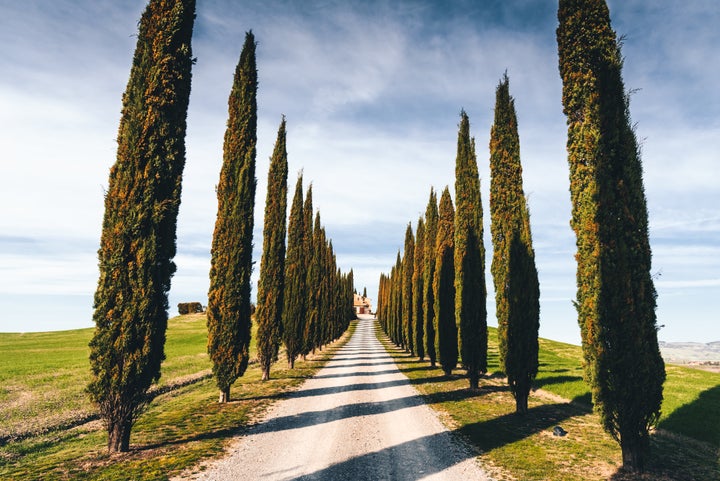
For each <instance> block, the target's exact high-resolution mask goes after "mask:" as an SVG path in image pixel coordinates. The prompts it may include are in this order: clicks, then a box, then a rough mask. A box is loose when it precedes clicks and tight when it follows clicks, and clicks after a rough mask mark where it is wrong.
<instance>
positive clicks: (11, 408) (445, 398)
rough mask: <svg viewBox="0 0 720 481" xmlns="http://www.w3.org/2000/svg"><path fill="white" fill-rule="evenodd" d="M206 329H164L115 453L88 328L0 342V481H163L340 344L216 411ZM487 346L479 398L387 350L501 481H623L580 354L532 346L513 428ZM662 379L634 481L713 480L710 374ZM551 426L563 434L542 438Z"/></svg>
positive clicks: (237, 389)
mask: <svg viewBox="0 0 720 481" xmlns="http://www.w3.org/2000/svg"><path fill="white" fill-rule="evenodd" d="M351 329H354V324H353V326H352V327H351ZM206 331H207V330H206V326H205V317H204V316H203V315H188V316H180V317H176V318H173V319H171V320H170V324H169V328H168V332H167V343H166V355H167V360H166V361H165V363H164V364H163V374H162V378H161V381H160V387H163V386H164V387H165V388H169V387H173V386H175V388H173V389H167V391H168V392H165V393H163V394H161V395H159V396H157V398H156V399H155V400H154V401H153V402H152V403H151V404H150V406H149V408H148V410H147V412H146V413H145V414H144V415H143V416H142V417H141V418H140V419H139V421H138V422H137V424H136V425H135V427H134V429H133V433H132V437H131V452H130V453H126V454H120V455H113V456H111V455H108V454H107V450H106V449H105V443H106V440H107V438H106V434H105V432H104V429H103V427H102V425H101V423H100V422H99V421H92V419H95V418H93V415H94V410H93V406H92V405H91V404H90V403H89V402H88V401H87V396H86V395H85V393H84V389H85V385H86V384H87V381H88V376H89V365H88V361H87V357H88V348H87V343H88V341H89V340H90V336H91V335H92V331H91V330H88V329H85V330H78V331H67V332H54V333H36V334H0V479H13V480H17V481H25V480H37V479H43V480H69V479H73V480H74V479H79V480H87V479H103V480H109V481H120V480H163V479H167V478H168V477H170V476H172V475H173V474H175V473H178V472H181V471H183V470H184V469H187V468H189V467H192V466H196V465H198V463H200V462H201V461H202V460H205V459H208V458H211V457H213V456H216V455H218V454H219V453H221V452H222V451H223V449H225V447H226V446H227V443H228V442H229V439H230V437H231V436H232V435H233V434H235V433H238V432H242V429H243V427H244V426H247V425H248V424H250V423H252V421H253V419H256V418H257V417H258V416H260V415H261V414H262V412H263V411H264V410H265V408H266V407H267V406H268V405H269V404H270V403H272V402H273V401H275V400H277V399H279V398H282V397H283V396H284V395H285V393H286V392H288V390H290V389H293V388H294V387H296V386H298V385H299V384H300V383H301V382H302V381H303V380H304V379H305V378H307V377H309V376H311V375H312V374H313V373H314V372H316V370H317V369H318V368H319V367H320V366H321V365H322V363H323V362H324V360H325V359H326V358H327V357H328V356H329V355H331V354H332V352H333V351H334V350H335V349H336V348H337V346H335V347H333V348H329V349H326V350H324V351H323V352H322V353H321V354H322V355H318V357H317V358H315V359H313V360H309V361H306V362H298V363H296V369H294V370H292V371H290V370H288V369H286V368H285V367H284V365H285V363H284V362H282V361H281V362H279V363H278V364H277V365H276V366H275V367H274V369H273V371H272V372H273V379H272V380H271V381H269V382H266V383H262V382H260V381H259V379H260V371H259V368H258V367H257V366H256V365H251V366H250V368H249V369H248V371H247V372H246V374H245V376H243V378H241V379H240V380H239V381H238V382H237V383H236V384H235V386H233V390H232V399H233V401H232V402H231V403H229V404H227V405H224V406H222V405H219V404H218V403H217V402H216V401H217V389H216V387H215V385H214V382H213V381H212V379H209V378H208V377H207V373H208V370H209V368H210V362H209V360H208V357H207V354H206ZM495 339H496V332H495V330H494V329H492V330H491V332H490V341H491V342H490V362H491V365H490V368H491V373H490V374H491V375H490V376H488V377H487V378H486V379H484V380H483V381H482V383H483V387H482V389H481V390H480V391H479V392H471V391H469V390H468V389H467V380H466V379H464V378H462V377H460V376H454V377H452V378H445V377H444V376H442V372H441V371H440V370H438V369H430V368H429V367H428V365H427V362H422V363H421V362H418V361H416V360H413V359H411V358H409V356H408V355H407V354H405V353H404V352H401V351H399V350H397V349H393V348H392V347H389V349H390V351H391V353H392V354H393V356H394V357H395V359H396V362H397V363H398V366H399V367H400V368H401V370H402V371H403V372H404V373H405V374H406V375H407V376H408V377H409V378H410V379H411V382H413V384H415V385H416V386H417V387H418V389H419V390H420V391H421V392H422V393H423V395H424V396H425V399H426V401H427V402H428V403H429V404H430V405H431V406H432V407H434V408H436V409H438V410H439V411H440V412H441V413H443V414H442V416H443V418H444V419H445V421H446V422H447V423H448V425H450V426H451V427H452V428H453V429H455V430H456V431H458V432H459V433H461V434H462V435H463V436H464V437H466V438H467V439H468V440H470V441H471V442H472V443H473V444H474V445H475V446H477V448H478V450H479V452H480V453H481V457H482V460H483V462H485V463H487V464H488V465H490V466H494V469H495V470H496V473H495V474H496V476H497V477H498V479H518V480H541V479H542V480H545V479H548V480H561V481H563V480H588V481H592V480H601V479H613V480H621V479H632V478H627V477H623V475H621V474H619V473H618V472H617V471H618V466H619V465H620V450H619V448H618V446H617V444H616V443H615V442H614V441H613V440H612V439H611V438H610V437H609V436H608V435H607V434H605V433H604V432H603V431H602V429H601V428H600V427H599V423H598V419H597V416H596V415H594V414H593V413H592V412H591V409H590V405H589V394H588V390H587V387H586V386H585V384H584V383H583V381H582V371H581V367H580V358H581V354H580V348H579V347H577V346H572V345H568V344H562V343H557V342H553V341H547V340H541V354H540V362H541V366H540V374H539V376H538V381H537V384H538V387H541V388H542V389H541V390H540V391H538V392H536V393H535V394H533V395H532V396H531V399H530V414H529V415H528V416H526V417H524V418H521V417H518V416H515V415H514V414H513V411H514V401H513V400H512V397H511V395H510V393H509V392H508V390H507V388H506V387H505V385H504V382H503V379H502V377H501V376H500V375H499V374H498V372H497V371H498V364H497V346H496V343H495ZM253 353H254V346H251V355H253ZM458 372H460V371H458ZM667 372H668V380H667V382H666V385H665V402H664V403H663V417H662V419H661V422H660V427H661V428H662V429H661V433H662V434H660V435H655V436H653V440H652V446H653V454H652V459H651V469H650V473H649V474H648V475H647V476H646V477H645V478H641V479H647V480H651V479H652V480H675V481H679V480H683V481H684V480H710V481H720V464H718V463H719V462H720V460H719V457H718V454H719V452H720V439H718V436H719V435H720V374H714V373H709V372H705V371H699V370H693V369H688V368H682V367H677V366H667ZM188 380H189V381H191V382H189V383H185V384H184V385H183V383H182V382H181V381H188ZM178 386H179V387H178ZM570 400H572V401H573V402H567V401H570ZM88 417H89V418H90V420H91V422H86V421H88V419H87V418H88ZM558 424H559V425H561V426H563V428H564V429H566V430H567V431H568V433H569V434H568V435H567V436H565V437H563V438H557V437H554V436H552V434H551V430H552V427H553V426H555V425H558ZM13 439H15V440H13Z"/></svg>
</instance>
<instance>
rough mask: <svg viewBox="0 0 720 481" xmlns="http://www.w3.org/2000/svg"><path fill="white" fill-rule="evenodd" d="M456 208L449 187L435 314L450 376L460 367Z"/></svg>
mask: <svg viewBox="0 0 720 481" xmlns="http://www.w3.org/2000/svg"><path fill="white" fill-rule="evenodd" d="M454 231H455V212H454V210H453V204H452V199H451V198H450V190H449V189H448V188H447V187H446V188H445V190H444V191H443V193H442V196H441V197H440V210H439V216H438V226H437V239H436V248H435V278H434V279H433V296H434V297H435V316H436V317H437V345H436V346H435V350H436V351H437V354H438V358H439V359H438V360H439V361H440V365H441V366H442V369H443V371H444V372H445V375H446V376H449V375H450V374H451V373H452V370H453V369H455V367H457V360H458V336H457V325H456V324H455V255H454V247H453V246H454V236H455V234H454Z"/></svg>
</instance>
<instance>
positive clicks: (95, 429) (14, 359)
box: [0, 315, 355, 481]
mask: <svg viewBox="0 0 720 481" xmlns="http://www.w3.org/2000/svg"><path fill="white" fill-rule="evenodd" d="M354 327H355V324H352V325H351V328H350V330H349V332H352V330H354ZM91 334H92V330H87V329H85V330H79V331H67V332H56V333H38V334H0V373H1V374H0V375H1V376H2V378H0V380H2V383H1V385H2V386H3V391H2V397H1V398H0V412H1V413H2V417H1V418H0V429H1V430H2V431H0V433H2V435H3V436H5V440H4V442H2V443H0V479H3V480H5V479H12V480H15V481H25V480H28V481H29V480H39V479H42V480H76V479H77V480H89V479H102V480H107V481H121V480H128V481H129V480H135V481H137V480H164V479H168V477H170V476H172V475H173V474H177V473H179V472H181V471H183V470H184V469H187V468H189V467H192V466H195V465H197V464H198V463H200V462H201V461H202V460H204V459H208V458H210V457H213V456H216V455H218V454H219V453H221V452H222V451H223V449H224V448H225V447H226V445H227V443H228V442H229V440H230V438H231V436H232V435H233V434H236V433H238V432H241V431H242V429H243V428H244V427H245V426H248V425H249V424H250V423H251V422H252V421H253V420H254V419H256V418H257V417H258V416H260V415H261V414H262V412H263V411H264V409H265V408H266V407H267V406H269V405H270V404H271V403H272V402H273V401H274V400H277V399H280V398H282V397H284V396H285V393H287V392H288V391H289V390H291V389H293V388H294V387H296V386H298V385H299V384H300V383H302V382H303V380H304V379H306V378H308V377H310V376H312V375H313V374H314V373H315V372H316V371H317V370H318V369H319V368H320V367H321V366H322V364H324V362H325V361H326V359H327V358H329V356H331V355H332V353H333V352H334V350H335V349H337V347H339V346H340V345H341V344H342V343H343V342H344V340H345V339H347V335H346V336H345V337H344V338H343V340H341V341H340V342H338V343H336V345H334V346H330V347H328V348H326V349H325V350H323V351H322V352H319V353H318V354H317V355H316V356H310V357H309V358H308V360H307V361H297V362H296V363H295V369H293V370H289V369H286V368H285V364H286V363H285V362H283V361H279V362H278V363H277V364H276V365H275V366H274V368H273V370H272V371H271V375H272V376H273V378H272V379H271V380H270V381H267V382H260V377H261V373H260V368H259V367H258V366H257V365H256V364H254V365H253V364H251V365H250V367H249V368H248V370H247V371H246V373H245V375H244V376H243V377H242V378H241V379H240V380H238V381H237V382H236V383H235V385H234V386H233V388H232V391H231V402H230V403H228V404H226V405H220V404H218V403H217V396H218V391H217V388H216V387H215V384H214V382H213V380H212V379H209V378H208V377H207V376H206V374H207V372H208V369H209V368H210V361H209V360H208V357H207V354H206V339H207V329H206V327H205V316H204V315H187V316H180V317H176V318H173V319H171V320H170V323H169V327H168V331H167V343H166V356H167V360H166V361H165V363H163V368H162V369H163V371H162V372H163V374H162V378H161V382H160V387H162V386H166V387H167V386H169V385H173V384H175V385H177V384H178V381H182V380H187V379H188V378H190V380H194V381H195V382H192V383H189V384H187V385H183V386H182V387H178V388H176V389H172V390H169V391H168V392H166V393H164V394H162V395H159V396H157V397H156V398H155V400H154V401H153V402H152V403H151V404H150V405H149V407H148V410H147V411H146V412H145V413H144V414H143V415H142V416H141V417H140V419H139V420H138V422H137V423H136V424H135V426H134V427H133V431H132V435H131V439H130V443H131V450H130V452H129V453H124V454H116V455H109V454H108V453H107V450H106V442H107V435H106V433H105V431H104V429H103V426H102V424H101V423H100V422H99V421H92V422H76V423H73V422H72V421H73V420H75V419H81V418H82V415H86V414H88V413H89V414H92V413H93V412H94V411H93V408H92V405H91V404H90V403H89V402H88V401H87V396H86V395H85V393H84V389H85V386H86V384H87V380H88V376H89V365H88V361H87V359H88V348H87V343H88V341H89V340H90V336H91ZM254 353H255V346H254V343H253V344H252V345H251V357H252V356H254ZM68 421H70V422H69V424H70V425H73V424H77V425H76V426H73V427H67V425H68ZM81 421H82V419H81ZM53 426H56V427H57V426H59V428H55V429H54V428H53ZM28 432H30V435H27V434H28ZM23 434H25V435H24V436H23ZM18 435H20V438H21V439H19V440H15V441H12V440H8V439H7V438H8V436H10V437H12V436H16V437H17V436H18Z"/></svg>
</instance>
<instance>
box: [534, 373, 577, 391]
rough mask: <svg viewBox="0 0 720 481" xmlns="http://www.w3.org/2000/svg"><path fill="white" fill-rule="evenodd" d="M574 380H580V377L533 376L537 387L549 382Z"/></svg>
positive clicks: (549, 383)
mask: <svg viewBox="0 0 720 481" xmlns="http://www.w3.org/2000/svg"><path fill="white" fill-rule="evenodd" d="M575 381H582V377H580V376H549V377H542V378H535V382H534V383H533V384H534V385H535V387H536V388H537V389H542V388H543V387H545V386H549V385H551V384H563V383H566V382H575Z"/></svg>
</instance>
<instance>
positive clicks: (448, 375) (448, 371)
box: [443, 368, 452, 377]
mask: <svg viewBox="0 0 720 481" xmlns="http://www.w3.org/2000/svg"><path fill="white" fill-rule="evenodd" d="M443 372H444V373H445V376H446V377H450V376H451V375H452V369H445V368H443Z"/></svg>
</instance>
